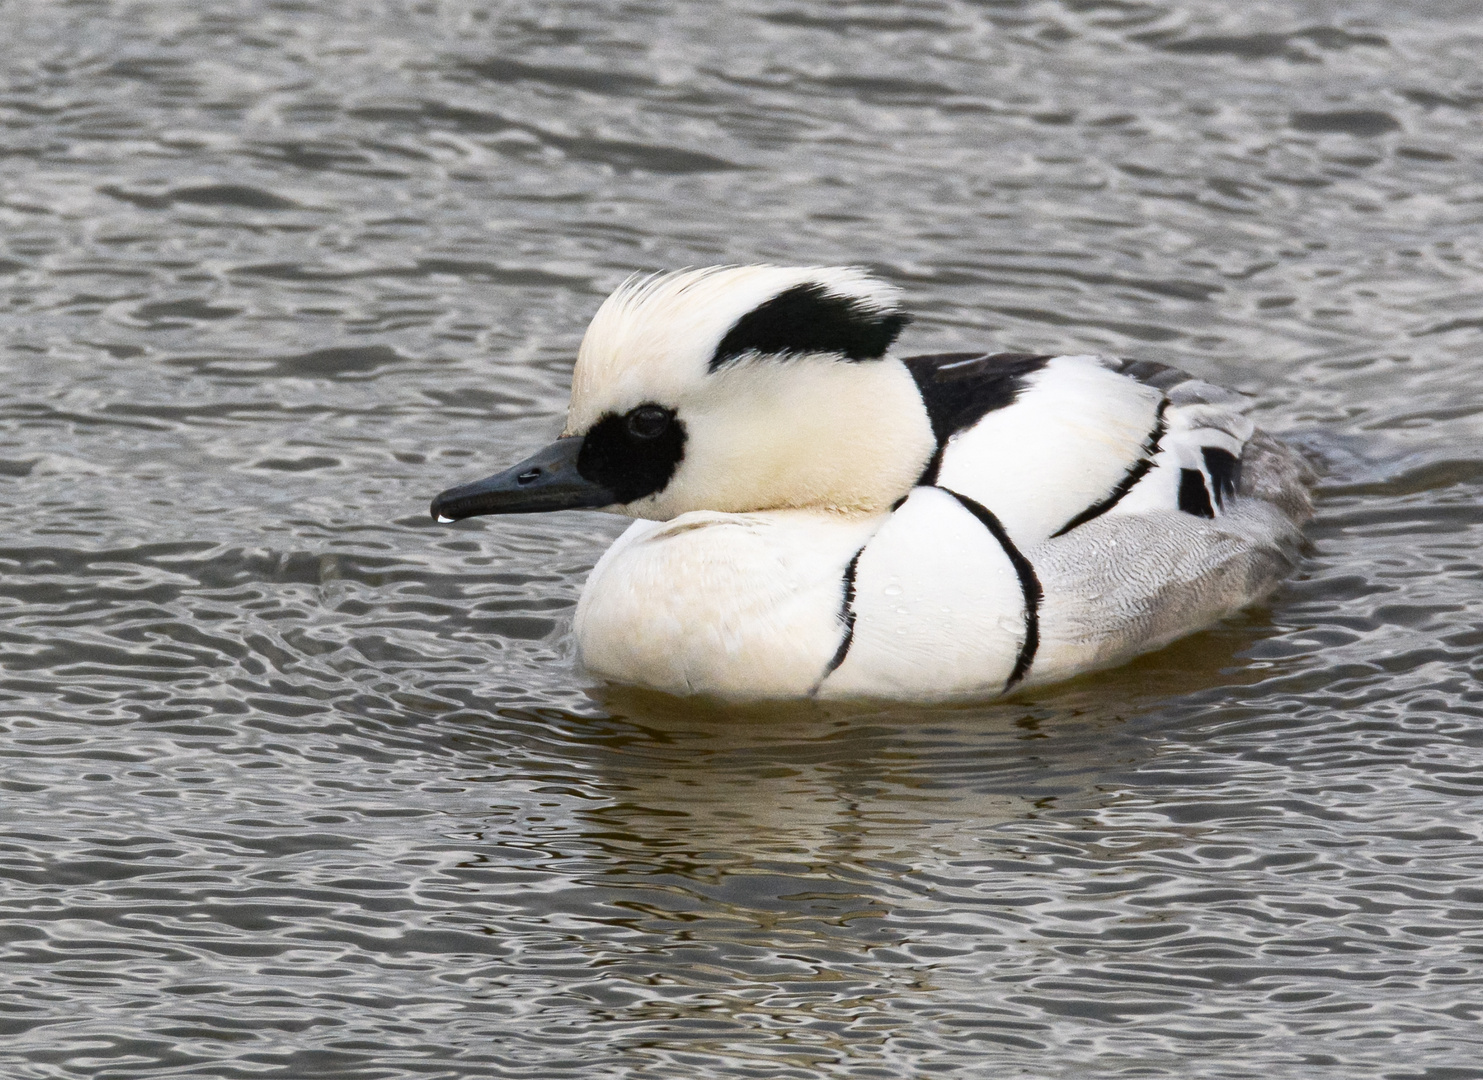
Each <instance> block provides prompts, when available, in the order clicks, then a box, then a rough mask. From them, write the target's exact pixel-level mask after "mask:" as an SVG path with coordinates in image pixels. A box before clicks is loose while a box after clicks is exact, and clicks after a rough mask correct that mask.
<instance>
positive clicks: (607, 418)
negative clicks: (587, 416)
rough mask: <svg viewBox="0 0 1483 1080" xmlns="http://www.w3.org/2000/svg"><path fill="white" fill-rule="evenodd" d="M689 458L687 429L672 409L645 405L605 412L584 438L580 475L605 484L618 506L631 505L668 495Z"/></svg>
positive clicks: (596, 482) (579, 459) (585, 478)
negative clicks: (658, 493)
mask: <svg viewBox="0 0 1483 1080" xmlns="http://www.w3.org/2000/svg"><path fill="white" fill-rule="evenodd" d="M684 456H685V425H684V423H683V422H682V421H681V420H680V419H679V418H678V417H676V416H675V413H674V410H673V409H666V408H665V407H664V406H662V405H654V404H645V405H640V406H638V407H637V408H633V409H629V410H628V412H626V413H624V414H623V415H622V416H619V415H618V414H617V413H611V412H610V413H604V414H603V416H602V417H601V419H599V420H598V421H597V423H595V424H593V425H592V427H591V428H590V429H589V430H588V432H587V434H586V435H585V436H584V437H583V439H582V449H581V450H579V451H578V452H577V472H578V473H580V474H581V476H582V478H583V479H584V480H590V481H592V482H593V483H595V484H602V485H603V486H604V487H606V488H607V489H608V490H609V491H611V492H612V493H613V496H614V498H613V501H614V502H619V503H631V502H633V501H634V500H635V499H642V498H644V497H645V496H646V495H653V494H655V493H656V492H660V491H663V490H664V489H665V487H666V486H667V485H668V484H669V482H670V480H671V479H672V478H673V477H674V475H675V470H676V469H677V468H679V466H680V461H681V459H682V458H684Z"/></svg>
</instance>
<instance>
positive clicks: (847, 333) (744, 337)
mask: <svg viewBox="0 0 1483 1080" xmlns="http://www.w3.org/2000/svg"><path fill="white" fill-rule="evenodd" d="M910 321H911V316H909V315H904V314H902V313H900V312H893V311H879V310H877V309H876V308H873V307H871V306H870V305H869V304H866V303H864V302H862V301H860V300H857V299H855V298H853V297H849V296H834V295H831V294H830V293H829V292H828V291H827V290H826V289H825V288H824V286H822V285H819V284H810V285H795V286H793V288H791V289H785V290H784V291H783V292H780V293H778V294H777V295H776V296H774V297H773V298H772V299H771V300H768V301H767V302H766V303H763V304H759V305H757V306H756V307H755V308H753V309H752V310H751V311H749V312H747V313H746V314H745V315H743V316H742V317H741V318H740V319H738V320H736V325H735V326H733V327H732V328H731V329H730V330H728V331H727V332H726V336H725V337H723V338H722V339H721V344H719V345H717V346H716V353H715V355H714V356H712V357H711V363H710V370H711V371H715V370H716V369H717V368H719V367H721V366H722V365H723V364H725V363H726V362H727V361H729V360H735V359H736V358H737V357H738V356H741V355H743V354H745V353H749V352H753V351H756V352H759V353H762V354H763V355H764V356H778V355H783V356H786V355H789V354H803V353H839V354H840V355H842V356H843V357H844V358H845V359H846V360H879V359H880V358H881V357H882V356H884V355H885V353H886V350H887V349H889V348H890V347H891V343H892V342H893V341H895V340H896V335H897V334H899V333H901V329H902V327H904V326H905V325H906V324H907V323H908V322H910Z"/></svg>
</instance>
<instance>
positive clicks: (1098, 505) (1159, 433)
mask: <svg viewBox="0 0 1483 1080" xmlns="http://www.w3.org/2000/svg"><path fill="white" fill-rule="evenodd" d="M1168 408H1169V399H1168V398H1164V399H1162V400H1161V401H1160V402H1159V411H1158V413H1157V415H1155V416H1154V422H1153V430H1152V431H1150V432H1149V433H1148V438H1146V439H1144V440H1143V456H1142V457H1140V458H1139V459H1138V460H1137V461H1135V462H1133V464H1132V466H1131V467H1130V468H1129V469H1128V471H1127V472H1125V473H1124V474H1123V478H1122V479H1121V480H1119V481H1118V482H1117V486H1116V487H1114V488H1113V489H1112V490H1111V491H1110V492H1108V494H1107V497H1106V498H1105V499H1102V500H1101V501H1100V502H1094V503H1092V505H1091V506H1088V507H1087V508H1086V509H1085V510H1083V511H1082V512H1081V513H1079V514H1077V515H1076V516H1075V517H1074V518H1072V519H1071V520H1070V521H1068V522H1066V524H1064V525H1062V526H1061V527H1060V528H1059V529H1057V530H1056V531H1055V532H1053V533H1051V536H1052V537H1056V536H1065V535H1066V534H1067V533H1068V532H1070V531H1071V530H1072V529H1074V528H1076V527H1077V526H1078V525H1085V524H1086V523H1087V522H1088V521H1091V520H1093V519H1094V518H1099V517H1101V516H1102V515H1103V514H1105V513H1107V511H1109V510H1111V509H1112V508H1113V507H1114V506H1116V505H1117V504H1118V503H1120V502H1122V500H1123V496H1124V495H1126V494H1127V493H1128V492H1130V491H1132V490H1133V488H1134V486H1135V485H1137V483H1138V481H1139V480H1142V479H1143V478H1144V477H1145V476H1147V475H1148V470H1149V469H1152V468H1153V459H1154V457H1156V456H1157V455H1158V452H1159V443H1161V442H1162V441H1163V439H1164V432H1165V431H1166V430H1167V427H1166V426H1165V424H1164V411H1165V410H1166V409H1168Z"/></svg>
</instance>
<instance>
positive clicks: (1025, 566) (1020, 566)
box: [941, 488, 1045, 694]
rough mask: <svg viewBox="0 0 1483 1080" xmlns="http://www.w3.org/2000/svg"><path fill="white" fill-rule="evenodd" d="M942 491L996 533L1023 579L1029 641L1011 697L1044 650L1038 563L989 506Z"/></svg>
mask: <svg viewBox="0 0 1483 1080" xmlns="http://www.w3.org/2000/svg"><path fill="white" fill-rule="evenodd" d="M941 490H943V491H946V492H947V493H948V494H949V495H951V496H952V497H953V498H955V499H957V500H958V501H959V502H960V503H962V504H963V507H964V509H966V510H967V511H968V512H969V513H970V514H972V515H973V516H974V517H976V518H978V520H979V521H980V522H982V523H983V526H984V528H986V529H988V530H989V532H990V533H991V534H993V537H994V539H995V540H997V541H999V546H1000V547H1001V548H1003V549H1004V554H1005V555H1006V556H1007V557H1008V559H1009V564H1010V565H1011V566H1013V567H1014V572H1015V575H1016V576H1017V577H1018V578H1019V579H1020V592H1021V593H1022V594H1023V595H1024V598H1025V640H1024V643H1023V644H1022V645H1021V646H1020V654H1019V656H1017V657H1015V661H1014V670H1012V671H1011V672H1010V673H1009V678H1008V680H1006V681H1005V683H1004V692H1005V693H1006V694H1007V693H1009V691H1010V690H1013V689H1014V687H1015V685H1016V684H1017V683H1018V682H1019V681H1020V680H1021V679H1023V678H1024V677H1025V676H1026V675H1027V674H1029V671H1030V665H1031V664H1033V663H1034V662H1035V652H1036V650H1038V649H1039V648H1040V602H1041V601H1042V600H1044V599H1045V591H1044V590H1043V589H1041V587H1040V578H1038V577H1037V576H1036V575H1035V566H1034V564H1032V563H1031V562H1030V560H1029V559H1027V558H1025V556H1024V554H1023V553H1022V552H1021V551H1020V549H1019V548H1017V547H1015V546H1014V541H1013V540H1011V539H1010V538H1009V533H1008V532H1006V531H1005V529H1004V526H1003V524H1001V523H1000V521H999V519H998V518H997V517H995V516H994V515H993V513H992V512H991V511H990V510H989V508H988V507H987V506H984V505H983V503H980V502H976V501H974V500H973V499H970V498H969V497H968V496H967V495H960V494H958V493H957V492H956V491H954V490H953V489H952V488H942V489H941Z"/></svg>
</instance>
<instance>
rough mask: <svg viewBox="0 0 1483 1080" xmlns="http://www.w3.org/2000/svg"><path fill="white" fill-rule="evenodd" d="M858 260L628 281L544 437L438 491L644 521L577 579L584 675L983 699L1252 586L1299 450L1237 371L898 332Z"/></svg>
mask: <svg viewBox="0 0 1483 1080" xmlns="http://www.w3.org/2000/svg"><path fill="white" fill-rule="evenodd" d="M908 319H909V317H908V316H907V315H906V314H905V313H904V312H903V311H902V310H901V307H900V302H899V295H898V291H897V290H896V289H895V288H894V287H892V286H890V285H888V284H886V283H884V282H881V281H879V280H876V279H874V278H872V277H871V276H870V275H868V274H867V273H866V272H865V271H863V270H860V269H858V268H852V267H817V266H812V267H780V266H727V267H713V268H708V269H701V270H686V271H680V272H677V273H669V274H664V275H658V276H654V277H649V278H644V279H636V280H630V281H629V282H627V283H625V284H624V285H623V286H622V287H620V288H619V289H618V290H617V291H616V292H614V293H613V294H612V295H611V296H610V297H608V299H607V300H606V301H605V302H604V303H603V304H602V306H601V307H600V308H599V310H598V312H597V314H596V316H595V317H594V319H593V321H592V324H591V326H590V327H589V328H588V330H587V333H586V336H585V337H584V339H583V341H582V344H581V347H580V349H579V351H578V355H577V362H576V367H575V370H574V371H573V375H572V393H571V403H570V406H569V409H568V412H567V421H566V428H565V430H564V431H563V433H562V435H561V437H560V438H558V439H557V440H556V441H555V442H554V443H552V444H551V445H550V446H548V447H546V448H545V449H544V450H541V451H539V452H538V453H536V454H535V455H534V456H532V457H530V458H528V459H526V460H525V461H522V462H520V463H519V464H517V465H514V466H513V467H511V468H509V469H506V470H505V471H503V472H500V473H497V474H496V475H494V476H491V477H488V478H487V479H484V480H479V481H476V482H474V483H470V484H464V485H462V486H459V487H455V488H452V489H450V490H448V491H445V492H443V493H442V494H441V495H439V496H438V497H437V498H436V499H435V500H434V501H433V504H432V513H433V516H434V517H435V518H436V519H438V520H439V521H444V522H446V521H452V520H458V519H461V518H467V517H473V516H476V515H480V514H520V513H535V512H542V511H550V510H565V509H576V508H587V509H602V510H607V511H610V512H614V513H619V514H624V515H627V516H630V517H633V518H637V519H639V520H637V521H635V522H634V524H633V525H632V526H630V527H629V529H628V530H627V531H626V532H625V533H623V535H622V536H621V537H619V539H618V540H617V541H616V542H615V543H614V544H613V546H612V547H611V548H609V549H608V551H607V553H606V554H604V555H603V557H602V558H601V559H600V560H599V561H598V563H597V565H596V567H595V568H594V569H593V571H592V573H591V576H590V577H589V578H588V581H587V584H586V587H585V588H584V590H583V592H582V596H581V600H580V602H579V603H578V605H577V612H576V620H575V627H574V629H575V633H576V638H577V645H578V651H579V654H580V658H581V660H582V662H583V664H584V665H585V666H586V668H587V669H588V670H589V671H590V672H591V673H592V674H593V675H595V676H598V677H599V678H602V679H605V680H609V681H613V682H618V683H627V684H634V685H639V686H645V687H650V688H653V689H657V690H662V691H667V692H669V693H673V694H680V695H688V694H704V695H710V696H715V697H720V698H726V699H766V698H803V697H810V696H813V697H818V698H831V699H838V698H887V699H897V700H910V701H941V700H955V699H975V698H988V697H993V696H996V695H1000V694H1004V693H1007V692H1010V691H1013V690H1016V689H1018V688H1021V687H1026V686H1033V685H1037V684H1042V683H1048V682H1052V681H1055V680H1059V679H1065V678H1068V677H1070V676H1072V675H1076V674H1079V673H1081V672H1085V671H1089V670H1092V669H1095V668H1100V667H1106V666H1109V665H1113V664H1117V663H1121V662H1123V661H1125V660H1127V659H1129V658H1130V657H1132V656H1135V655H1136V654H1138V653H1142V652H1146V651H1148V650H1151V649H1157V648H1159V647H1161V646H1163V645H1166V644H1168V643H1169V642H1171V641H1173V640H1174V639H1176V638H1178V637H1181V636H1183V635H1186V634H1189V633H1192V632H1193V631H1196V630H1199V629H1202V628H1204V627H1207V626H1209V625H1210V624H1212V623H1213V622H1215V621H1217V620H1219V619H1221V618H1222V617H1224V616H1227V615H1230V614H1232V613H1234V612H1235V611H1237V610H1239V609H1240V608H1242V607H1244V606H1246V605H1248V604H1251V603H1253V602H1254V601H1256V600H1258V599H1260V598H1261V597H1263V596H1264V595H1266V594H1267V593H1269V592H1270V591H1271V590H1272V589H1273V588H1274V587H1275V585H1276V584H1277V582H1278V581H1279V580H1280V579H1281V577H1282V576H1283V575H1284V574H1285V573H1287V572H1288V571H1289V570H1290V569H1291V567H1292V566H1293V564H1294V561H1295V559H1296V554H1297V551H1298V547H1299V543H1300V536H1301V528H1302V525H1303V524H1304V522H1305V521H1307V520H1308V518H1309V517H1310V516H1311V512H1312V511H1311V502H1310V497H1309V486H1310V484H1311V472H1310V471H1309V469H1308V467H1307V466H1306V465H1305V464H1304V462H1303V461H1302V459H1301V458H1299V457H1298V456H1297V455H1296V454H1295V453H1294V452H1293V451H1291V450H1290V449H1288V448H1287V447H1285V446H1283V445H1282V444H1281V443H1279V442H1277V441H1276V440H1274V439H1273V438H1271V437H1270V436H1268V435H1266V434H1264V433H1263V432H1261V431H1259V430H1257V429H1256V428H1255V427H1254V426H1253V424H1252V422H1251V421H1250V420H1249V419H1248V418H1247V417H1246V416H1245V415H1244V414H1243V411H1242V410H1243V407H1244V404H1245V399H1244V398H1243V397H1242V396H1240V395H1238V394H1235V393H1233V392H1231V391H1229V390H1225V389H1222V388H1220V387H1218V386H1214V385H1212V384H1210V383H1207V382H1204V381H1202V380H1200V379H1197V378H1193V377H1191V376H1190V375H1187V374H1185V373H1184V372H1182V371H1179V370H1177V369H1175V368H1171V367H1167V366H1165V365H1161V364H1155V363H1149V362H1142V361H1126V360H1118V359H1112V358H1109V357H1106V356H1098V355H1091V354H1087V355H1041V354H1031V353H1012V352H996V353H976V352H963V353H948V354H940V355H930V356H898V355H896V354H895V353H894V352H893V351H892V346H893V345H894V343H895V340H896V338H897V336H898V335H899V334H900V332H901V330H902V329H903V327H904V326H905V325H906V324H907V322H908Z"/></svg>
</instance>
